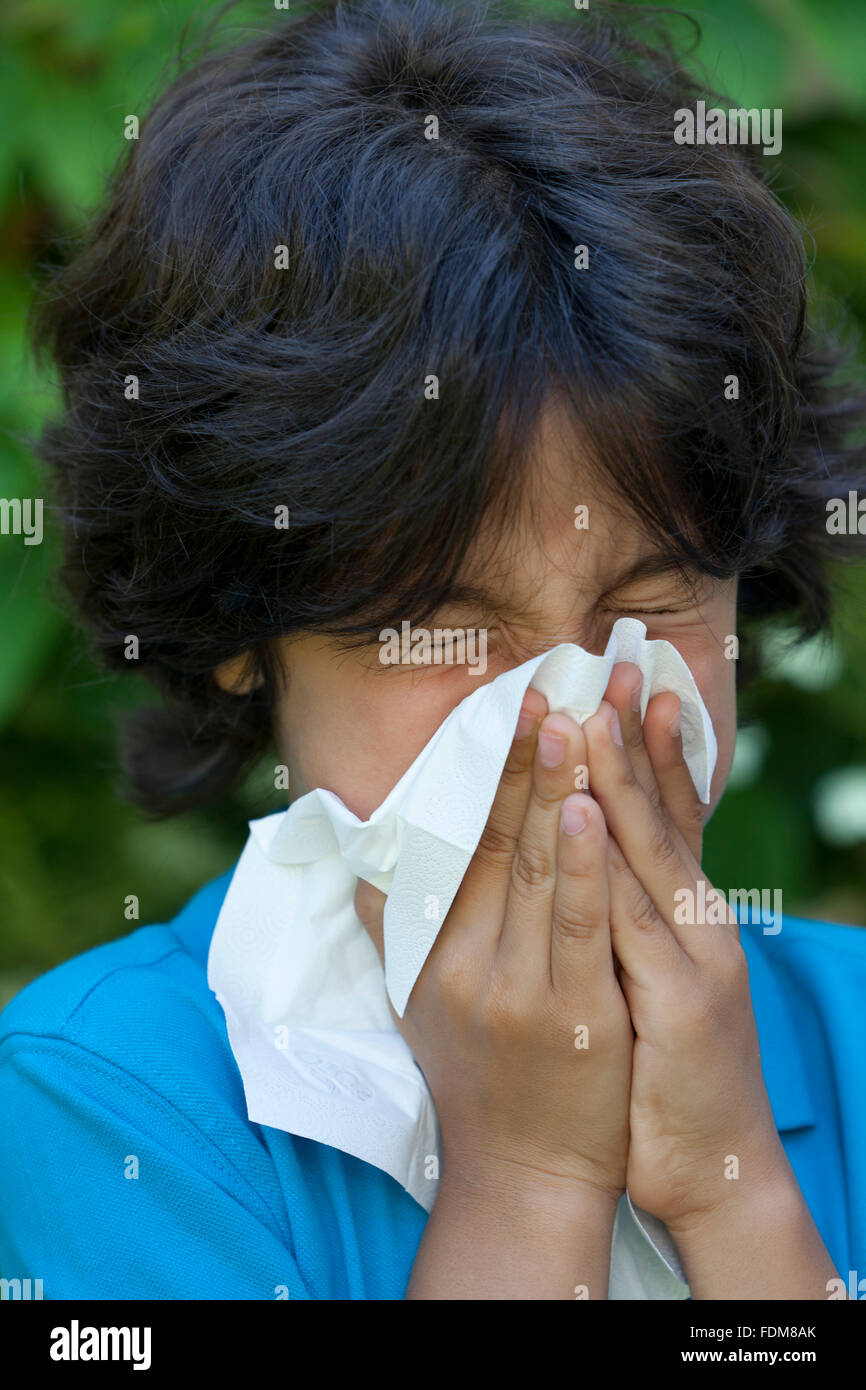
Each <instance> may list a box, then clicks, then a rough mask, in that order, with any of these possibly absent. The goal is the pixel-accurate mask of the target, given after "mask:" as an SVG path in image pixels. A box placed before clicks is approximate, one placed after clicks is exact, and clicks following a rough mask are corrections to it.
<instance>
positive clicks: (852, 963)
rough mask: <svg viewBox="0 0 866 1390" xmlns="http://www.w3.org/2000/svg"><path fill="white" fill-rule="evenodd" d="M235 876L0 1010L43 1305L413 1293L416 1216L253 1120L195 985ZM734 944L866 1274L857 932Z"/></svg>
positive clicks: (7, 1099)
mask: <svg viewBox="0 0 866 1390" xmlns="http://www.w3.org/2000/svg"><path fill="white" fill-rule="evenodd" d="M230 879H231V873H227V874H225V875H223V876H222V877H221V878H219V879H216V880H215V881H214V882H212V883H210V884H208V885H207V886H206V887H204V888H203V889H201V891H200V892H199V893H197V894H196V895H195V897H194V898H193V899H192V900H191V901H190V902H189V903H188V904H187V906H186V907H185V908H184V910H183V911H182V912H181V913H180V914H179V916H178V917H177V918H175V920H174V921H173V922H171V923H169V924H168V925H164V926H150V927H141V928H139V929H138V930H136V931H133V932H132V933H130V934H129V935H128V936H125V937H123V938H121V939H120V940H119V941H114V942H111V943H109V944H108V945H105V946H98V947H96V948H95V949H94V950H91V951H87V952H85V953H84V954H83V955H80V956H77V957H76V958H75V959H73V960H70V961H67V962H66V963H65V964H63V965H60V966H58V967H57V968H56V969H55V970H52V971H49V973H48V974H46V975H44V976H42V977H41V978H40V979H38V980H36V981H34V982H33V983H32V984H30V985H28V986H27V987H26V988H25V989H24V990H22V991H21V993H20V994H18V995H17V996H16V997H15V998H14V999H13V1000H12V1001H11V1003H10V1004H8V1005H7V1007H6V1008H5V1009H4V1010H3V1012H2V1014H0V1274H2V1276H4V1277H5V1278H7V1279H11V1278H21V1279H25V1278H30V1279H42V1281H43V1285H42V1287H43V1294H44V1297H45V1298H46V1299H87V1298H96V1299H115V1298H119V1299H133V1298H145V1299H149V1298H157V1299H194V1298H207V1299H277V1298H293V1299H297V1298H302V1299H402V1298H403V1297H404V1296H405V1292H406V1286H407V1284H408V1281H409V1275H410V1272H411V1269H412V1264H413V1261H414V1259H415V1254H416V1252H417V1248H418V1243H419V1240H420V1238H421V1234H422V1232H423V1230H424V1225H425V1222H426V1220H427V1214H426V1212H425V1211H424V1209H423V1208H422V1207H421V1206H419V1205H418V1203H417V1202H416V1201H415V1200H414V1199H413V1198H412V1197H410V1196H409V1194H408V1193H407V1192H405V1191H404V1190H403V1188H402V1187H401V1186H400V1185H399V1183H397V1182H395V1181H394V1179H393V1178H391V1177H389V1176H388V1175H387V1174H386V1173H383V1172H381V1171H380V1170H379V1169H378V1168H375V1167H372V1166H371V1165H370V1164H367V1163H364V1162H363V1161H362V1160H361V1159H358V1158H354V1157H353V1156H351V1155H349V1154H344V1153H342V1152H341V1151H340V1150H338V1149H333V1148H330V1147H329V1146H327V1145H325V1144H319V1143H316V1142H314V1141H312V1140H308V1139H301V1138H297V1137H295V1136H294V1135H291V1134H285V1133H284V1132H283V1131H282V1130H278V1129H271V1128H269V1127H268V1126H266V1125H259V1124H253V1123H251V1122H250V1121H249V1120H248V1119H247V1113H246V1105H245V1101H244V1092H243V1086H242V1084H241V1078H240V1075H239V1073H238V1070H237V1066H236V1064H235V1061H234V1057H233V1055H232V1052H231V1050H230V1048H229V1044H228V1039H227V1036H226V1028H225V1019H224V1016H223V1012H222V1009H221V1007H220V1005H219V1004H218V1002H217V1000H216V998H215V996H214V995H213V994H212V993H211V992H210V989H209V988H208V984H207V974H206V969H207V955H208V948H209V945H210V939H211V934H212V932H213V929H214V926H215V923H216V918H217V915H218V913H219V909H220V906H221V904H222V899H223V896H224V894H225V891H226V889H227V888H228V884H229V882H230ZM742 940H743V945H744V948H745V951H746V954H747V957H748V963H749V975H750V980H751V988H752V997H753V1001H754V1007H755V1014H756V1018H757V1024H758V1032H759V1037H760V1042H761V1056H762V1062H763V1068H764V1077H765V1080H766V1084H767V1090H768V1093H769V1097H770V1101H771V1103H772V1107H773V1113H774V1116H775V1119H776V1124H777V1127H778V1129H779V1133H780V1134H781V1137H782V1141H783V1144H784V1147H785V1150H786V1152H787V1154H788V1157H789V1159H790V1161H791V1164H792V1166H793V1168H794V1171H795V1173H796V1175H797V1179H798V1181H799V1183H800V1187H801V1189H802V1191H803V1195H804V1197H805V1199H806V1201H807V1203H808V1205H809V1208H810V1210H811V1212H812V1215H813V1217H814V1220H815V1222H816V1224H817V1226H818V1229H819V1230H820V1232H821V1235H822V1237H823V1239H824V1242H825V1244H826V1245H827V1248H828V1250H829V1252H830V1255H831V1256H832V1258H833V1260H834V1261H835V1264H836V1266H837V1269H838V1271H839V1273H840V1274H841V1275H842V1277H843V1278H844V1279H845V1280H846V1282H847V1280H848V1277H849V1273H848V1272H849V1271H850V1270H855V1271H859V1273H860V1277H863V1276H866V1163H864V1159H863V1155H864V1153H866V1087H864V1084H863V1073H864V1062H863V1055H864V1050H863V1017H864V1011H866V930H861V929H860V928H857V927H846V926H834V925H828V924H826V923H823V922H807V921H802V920H798V919H794V918H786V919H784V922H783V926H782V930H781V931H780V932H778V933H777V934H775V935H766V934H764V932H763V929H762V927H761V925H760V923H757V924H755V925H752V924H749V923H746V922H744V924H743V927H742ZM864 1287H866V1286H864Z"/></svg>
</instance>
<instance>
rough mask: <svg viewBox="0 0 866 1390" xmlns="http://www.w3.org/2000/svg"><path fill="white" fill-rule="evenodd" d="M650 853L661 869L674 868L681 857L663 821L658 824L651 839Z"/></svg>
mask: <svg viewBox="0 0 866 1390" xmlns="http://www.w3.org/2000/svg"><path fill="white" fill-rule="evenodd" d="M650 854H651V856H652V858H653V860H654V861H655V863H656V864H657V865H658V866H659V868H661V869H669V868H672V867H673V865H674V864H676V862H677V859H678V858H679V855H678V851H677V847H676V845H675V844H674V842H673V840H672V839H671V836H670V832H669V830H668V828H667V826H666V825H664V824H663V823H658V822H657V824H656V828H655V830H654V831H653V834H652V837H651V840H650Z"/></svg>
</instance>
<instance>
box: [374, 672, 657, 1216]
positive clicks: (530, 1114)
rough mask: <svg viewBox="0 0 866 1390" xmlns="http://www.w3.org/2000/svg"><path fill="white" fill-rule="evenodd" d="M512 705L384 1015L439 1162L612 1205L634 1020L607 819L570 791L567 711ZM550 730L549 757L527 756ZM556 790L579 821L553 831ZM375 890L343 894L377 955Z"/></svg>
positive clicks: (573, 746)
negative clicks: (438, 1136)
mask: <svg viewBox="0 0 866 1390" xmlns="http://www.w3.org/2000/svg"><path fill="white" fill-rule="evenodd" d="M524 710H525V711H527V712H528V714H529V716H530V718H529V721H528V723H529V728H528V730H527V731H526V732H525V734H524V736H523V737H516V738H515V740H514V742H513V744H512V746H511V750H510V752H509V756H508V759H507V761H506V763H505V767H504V769H503V773H502V777H501V780H500V783H499V787H498V790H497V793H496V798H495V800H494V803H493V806H492V808H491V811H490V816H489V818H488V822H487V825H486V827H485V830H484V832H483V834H482V837H481V840H480V842H479V844H478V847H477V850H476V852H475V854H474V856H473V859H472V862H471V864H470V866H469V868H468V870H467V872H466V874H465V876H464V878H463V881H462V883H461V885H460V889H459V891H458V893H457V895H456V897H455V899H454V902H453V903H452V906H451V909H450V911H449V912H448V915H447V917H446V919H445V921H444V923H443V925H442V927H441V929H440V931H439V935H438V936H437V938H436V941H435V943H434V946H433V949H432V950H431V952H430V955H429V956H428V958H427V960H426V962H425V964H424V968H423V970H422V971H421V973H420V975H419V977H418V980H417V981H416V984H415V987H414V989H413V990H412V993H411V995H410V997H409V1001H408V1004H407V1007H406V1011H405V1014H404V1017H403V1018H402V1019H399V1018H397V1017H396V1015H395V1014H393V1010H392V1015H393V1016H394V1021H395V1023H396V1025H397V1027H398V1028H399V1030H400V1032H401V1033H402V1035H403V1037H404V1038H405V1040H406V1042H407V1043H408V1045H409V1047H410V1048H411V1050H412V1053H413V1055H414V1057H415V1058H416V1060H417V1062H418V1065H419V1066H420V1068H421V1070H422V1071H423V1073H424V1076H425V1078H426V1080H427V1083H428V1085H429V1087H430V1090H431V1092H432V1095H433V1099H434V1101H435V1104H436V1110H437V1113H438V1116H439V1121H440V1126H441V1130H442V1141H443V1156H444V1165H443V1177H447V1174H448V1171H449V1165H451V1167H452V1169H453V1168H455V1167H457V1168H459V1169H461V1170H465V1171H472V1172H473V1173H478V1172H479V1171H484V1172H490V1171H491V1170H495V1172H496V1173H497V1174H502V1173H504V1172H510V1173H512V1174H519V1175H520V1180H521V1181H526V1182H530V1183H536V1184H538V1183H541V1184H547V1185H553V1186H554V1187H557V1186H559V1187H561V1186H563V1185H565V1186H566V1187H573V1186H574V1185H575V1184H576V1185H579V1186H581V1187H588V1188H592V1189H593V1190H594V1191H595V1192H596V1195H597V1198H598V1196H599V1194H601V1195H602V1196H603V1197H604V1198H605V1200H606V1202H607V1203H609V1204H610V1205H611V1207H612V1206H614V1205H615V1202H616V1199H617V1198H618V1197H619V1195H620V1193H621V1192H622V1190H623V1188H624V1185H625V1166H626V1151H627V1144H628V1090H629V1072H630V1066H631V1052H632V1042H633V1032H632V1027H631V1023H630V1022H629V1016H628V1008H627V1006H626V1002H625V999H624V997H623V994H622V992H621V990H620V988H619V985H618V984H617V980H616V976H615V973H614V962H613V955H612V951H611V940H610V930H609V919H610V903H609V899H608V879H607V872H606V857H607V852H608V846H607V832H606V829H605V824H604V818H603V816H602V814H601V811H600V808H599V806H597V805H596V804H595V803H594V802H593V800H592V798H590V797H588V796H586V795H583V794H575V793H573V792H572V787H573V778H574V768H575V767H576V766H578V765H581V764H583V765H585V763H586V744H585V740H584V736H583V733H582V731H581V729H580V728H579V726H578V725H577V724H576V723H575V721H574V720H572V719H570V718H569V717H568V716H567V715H564V714H554V715H547V716H546V717H544V716H545V715H546V711H547V702H546V701H545V700H544V697H543V696H542V695H540V694H539V693H538V692H537V691H534V690H528V691H527V694H526V697H525V699H524ZM542 718H543V724H542V725H541V727H540V737H539V720H541V719H542ZM550 746H554V747H558V749H559V753H560V755H561V761H560V763H559V765H558V766H555V767H550V766H544V764H543V762H542V761H541V757H540V750H541V749H542V748H544V747H550ZM570 793H571V794H570ZM564 802H565V804H566V806H567V807H570V808H575V809H578V810H580V811H582V813H583V815H584V817H585V824H584V828H583V829H582V830H581V831H580V833H578V834H572V835H569V834H566V833H564V830H563V828H562V824H561V812H562V808H563V803H564ZM432 886H434V887H435V885H432ZM383 905H384V895H383V894H381V893H379V892H377V890H376V889H374V888H372V887H371V886H370V885H369V884H367V883H364V882H359V884H358V890H357V893H356V897H355V908H356V911H357V913H358V916H359V917H360V919H361V922H362V923H363V925H364V926H365V928H366V929H367V931H368V932H369V934H370V936H371V938H372V940H373V942H374V944H375V945H376V947H377V949H378V951H379V955H380V958H382V956H383V946H382V909H383ZM584 1043H586V1044H587V1045H583V1044H584ZM578 1044H580V1045H578Z"/></svg>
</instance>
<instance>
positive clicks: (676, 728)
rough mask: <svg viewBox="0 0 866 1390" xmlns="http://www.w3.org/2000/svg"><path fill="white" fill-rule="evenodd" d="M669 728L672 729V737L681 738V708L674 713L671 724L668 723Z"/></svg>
mask: <svg viewBox="0 0 866 1390" xmlns="http://www.w3.org/2000/svg"><path fill="white" fill-rule="evenodd" d="M668 728H669V729H670V731H671V738H679V736H680V712H679V710H677V712H676V714H675V715H674V717H673V719H672V720H671V722H670V724H668Z"/></svg>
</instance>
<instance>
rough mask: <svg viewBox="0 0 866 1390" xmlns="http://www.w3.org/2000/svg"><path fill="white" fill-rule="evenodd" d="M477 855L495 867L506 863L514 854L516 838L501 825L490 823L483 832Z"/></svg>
mask: <svg viewBox="0 0 866 1390" xmlns="http://www.w3.org/2000/svg"><path fill="white" fill-rule="evenodd" d="M475 853H476V855H477V856H478V857H479V858H480V859H483V860H486V861H487V863H489V864H492V865H495V866H498V865H501V864H503V863H506V862H507V861H508V860H509V859H510V858H511V857H512V856H513V854H514V837H513V836H512V835H509V834H508V832H507V831H506V830H504V829H503V827H502V826H501V825H497V824H496V823H495V822H491V821H488V822H487V824H486V825H485V827H484V829H483V830H482V832H481V838H480V840H479V841H478V845H477V847H476V850H475Z"/></svg>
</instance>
